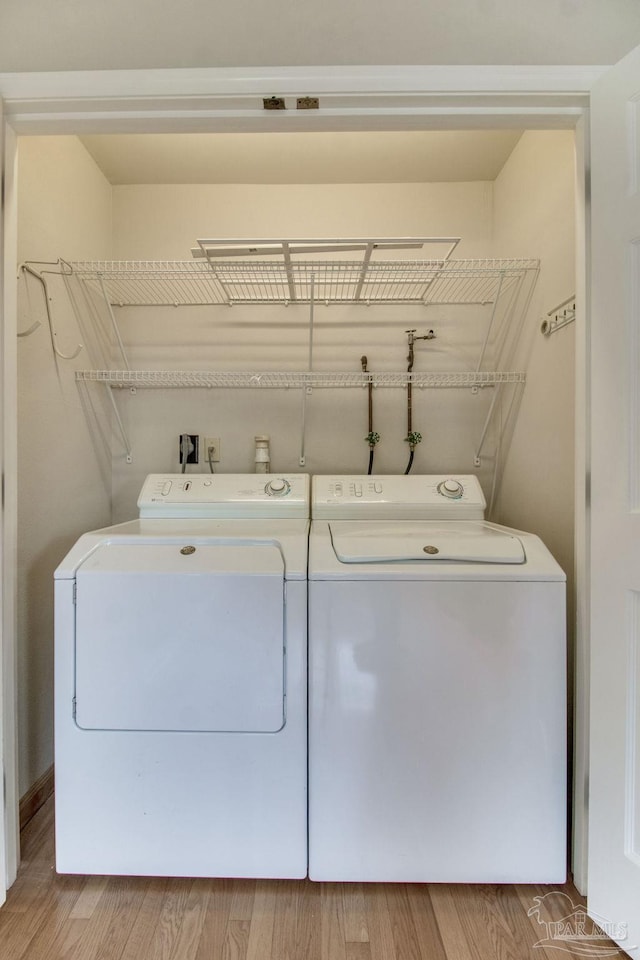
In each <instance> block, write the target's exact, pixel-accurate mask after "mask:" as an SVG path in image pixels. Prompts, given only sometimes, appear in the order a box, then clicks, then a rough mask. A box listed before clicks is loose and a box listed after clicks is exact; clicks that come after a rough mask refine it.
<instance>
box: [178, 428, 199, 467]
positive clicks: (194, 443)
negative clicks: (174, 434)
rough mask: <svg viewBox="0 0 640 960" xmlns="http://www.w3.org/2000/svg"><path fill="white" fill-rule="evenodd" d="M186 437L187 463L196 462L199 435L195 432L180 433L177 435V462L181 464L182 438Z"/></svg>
mask: <svg viewBox="0 0 640 960" xmlns="http://www.w3.org/2000/svg"><path fill="white" fill-rule="evenodd" d="M185 437H186V441H187V442H186V453H187V460H186V462H187V463H198V446H199V439H200V438H199V437H198V434H197V433H181V434H180V436H179V437H178V463H179V464H180V465H181V466H182V464H183V463H184V460H183V455H184V454H183V439H184V438H185Z"/></svg>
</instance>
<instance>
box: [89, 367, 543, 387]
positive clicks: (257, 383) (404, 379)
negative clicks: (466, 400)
mask: <svg viewBox="0 0 640 960" xmlns="http://www.w3.org/2000/svg"><path fill="white" fill-rule="evenodd" d="M76 380H77V381H82V382H92V383H104V384H106V385H107V386H110V387H130V388H137V387H141V388H153V387H155V388H165V387H175V388H180V387H185V388H189V387H236V388H262V389H265V388H266V389H287V388H289V387H312V388H315V387H325V388H332V387H368V386H369V384H370V383H373V385H374V387H405V386H406V385H407V383H412V384H413V385H414V386H415V387H434V388H438V387H449V388H455V387H460V388H463V387H491V386H495V385H497V384H500V383H524V382H525V380H526V375H525V374H524V373H521V372H517V371H479V372H453V373H407V372H406V371H403V372H399V373H395V372H394V373H386V372H381V373H375V372H371V371H369V372H367V373H362V372H356V371H353V372H326V373H322V372H310V371H302V372H293V371H284V372H282V371H281V372H275V371H263V372H255V373H253V372H245V371H237V372H233V371H231V372H229V371H211V370H78V371H76Z"/></svg>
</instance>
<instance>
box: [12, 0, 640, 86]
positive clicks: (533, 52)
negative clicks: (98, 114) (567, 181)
mask: <svg viewBox="0 0 640 960" xmlns="http://www.w3.org/2000/svg"><path fill="white" fill-rule="evenodd" d="M638 43H640V3H639V2H638V0H453V2H449V3H446V2H444V3H443V2H442V0H393V2H389V0H348V2H345V0H322V3H318V2H316V0H269V2H268V3H265V0H231V2H223V0H134V2H131V0H109V2H105V0H56V2H55V3H52V2H51V0H0V70H2V71H5V72H14V71H15V72H25V71H26V72H35V71H43V70H44V71H51V70H55V71H58V70H62V71H65V70H109V69H112V70H113V69H119V70H124V69H155V68H169V67H173V68H185V67H242V66H255V67H258V66H274V67H278V66H304V65H310V66H322V65H325V66H333V65H349V64H353V65H357V64H359V65H371V64H385V65H390V64H400V65H403V64H411V65H421V64H422V65H434V64H441V65H447V64H523V65H530V64H574V65H581V64H598V65H600V64H610V63H615V61H616V60H619V59H620V58H621V57H622V56H624V54H625V53H627V52H628V51H629V50H631V49H632V47H634V46H636V44H638ZM266 92H269V91H266ZM271 92H277V91H271ZM307 92H308V93H310V94H312V93H313V91H312V90H309V91H307Z"/></svg>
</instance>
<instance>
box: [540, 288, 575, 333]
mask: <svg viewBox="0 0 640 960" xmlns="http://www.w3.org/2000/svg"><path fill="white" fill-rule="evenodd" d="M575 318H576V297H575V294H574V295H573V296H572V297H568V298H567V299H566V300H563V301H562V303H559V304H558V306H557V307H554V308H553V310H549V312H548V313H547V317H546V318H545V319H544V320H543V321H542V323H541V324H540V333H542V334H543V336H545V337H550V336H551V334H552V333H556V332H557V331H558V330H562V328H563V327H566V326H567V324H569V323H572V322H573V321H574V320H575Z"/></svg>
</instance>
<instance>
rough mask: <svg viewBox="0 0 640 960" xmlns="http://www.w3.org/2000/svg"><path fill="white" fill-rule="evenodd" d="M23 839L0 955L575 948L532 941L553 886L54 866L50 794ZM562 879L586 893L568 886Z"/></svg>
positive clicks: (338, 956) (249, 958) (185, 959)
mask: <svg viewBox="0 0 640 960" xmlns="http://www.w3.org/2000/svg"><path fill="white" fill-rule="evenodd" d="M22 840H23V844H22V865H21V868H20V872H19V875H18V879H17V881H16V883H15V884H14V886H13V887H12V888H11V890H10V891H9V895H8V899H7V903H6V904H5V906H4V907H3V908H2V909H1V910H0V958H1V960H23V958H24V960H494V958H495V960H526V958H531V960H563V958H564V960H566V958H567V957H569V956H574V954H571V953H569V952H567V951H564V950H563V951H562V952H561V951H559V950H557V949H547V948H544V947H535V946H534V944H535V943H536V942H537V941H538V940H539V939H541V938H542V937H543V936H544V928H543V927H541V926H540V925H539V924H538V923H537V921H536V919H535V917H528V916H527V911H528V910H529V909H530V907H531V906H532V905H533V897H534V896H536V895H542V894H545V893H548V892H549V891H550V889H552V888H547V887H533V886H493V885H485V886H480V885H455V886H454V885H447V884H430V885H421V884H377V883H376V884H337V883H322V884H320V883H311V882H310V881H306V880H291V881H286V880H279V881H268V880H259V881H255V880H167V879H156V878H154V879H145V878H125V877H69V876H67V877H62V876H57V875H56V873H55V869H54V841H53V802H52V800H50V801H48V802H47V804H45V806H44V807H43V808H42V809H41V810H40V811H39V812H38V814H37V815H36V816H35V817H34V819H33V820H32V821H31V822H30V823H29V824H28V826H27V827H26V829H25V831H24V833H23V838H22ZM560 889H562V890H563V891H564V892H566V893H567V894H568V895H569V896H570V897H571V898H572V900H573V902H574V903H575V904H578V903H582V902H583V901H582V900H581V899H580V897H579V896H578V894H577V893H576V891H575V889H574V888H573V887H572V886H566V887H563V888H560ZM562 915H563V914H562V913H560V914H557V915H556V916H554V917H553V919H561V917H562ZM576 956H577V955H576ZM620 956H622V954H621V955H620Z"/></svg>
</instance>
